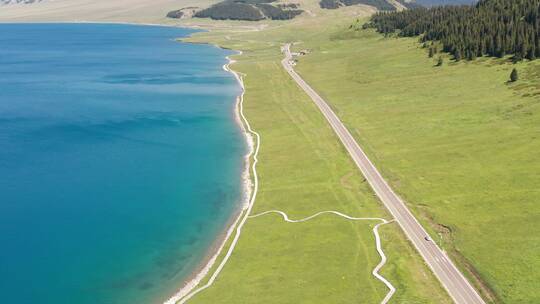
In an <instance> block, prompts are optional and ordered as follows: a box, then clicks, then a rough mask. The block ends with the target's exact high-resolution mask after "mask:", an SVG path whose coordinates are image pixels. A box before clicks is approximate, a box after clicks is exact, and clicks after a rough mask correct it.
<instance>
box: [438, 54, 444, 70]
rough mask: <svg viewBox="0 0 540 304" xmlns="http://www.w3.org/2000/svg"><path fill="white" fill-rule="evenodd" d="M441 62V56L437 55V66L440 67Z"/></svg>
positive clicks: (442, 61)
mask: <svg viewBox="0 0 540 304" xmlns="http://www.w3.org/2000/svg"><path fill="white" fill-rule="evenodd" d="M443 63H444V60H443V58H442V57H440V56H439V59H437V66H438V67H440V66H442V65H443Z"/></svg>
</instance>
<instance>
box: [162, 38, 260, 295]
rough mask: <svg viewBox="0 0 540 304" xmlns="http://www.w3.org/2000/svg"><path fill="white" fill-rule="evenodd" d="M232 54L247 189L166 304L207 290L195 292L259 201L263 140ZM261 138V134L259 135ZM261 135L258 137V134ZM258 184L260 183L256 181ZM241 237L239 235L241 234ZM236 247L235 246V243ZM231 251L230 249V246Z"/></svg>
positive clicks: (226, 67) (225, 66)
mask: <svg viewBox="0 0 540 304" xmlns="http://www.w3.org/2000/svg"><path fill="white" fill-rule="evenodd" d="M214 46H215V47H218V48H221V49H226V50H230V49H227V48H223V47H220V46H218V45H214ZM236 55H242V51H237V54H236ZM230 56H233V55H229V56H226V57H225V58H226V59H227V60H228V63H226V64H225V65H223V70H225V71H227V72H229V73H231V74H233V76H234V77H235V79H236V81H237V82H238V84H239V85H240V88H241V92H240V95H239V96H238V97H237V98H236V106H235V111H234V113H235V115H234V116H235V120H236V123H237V124H238V126H239V127H240V128H241V130H242V133H243V134H244V137H245V139H246V143H247V145H248V153H247V154H246V155H245V156H244V171H243V172H242V188H243V197H242V199H241V204H240V206H239V208H238V210H237V212H234V213H233V215H232V216H231V219H230V220H229V222H228V224H227V225H226V227H228V228H227V229H226V230H225V231H224V232H223V233H222V234H221V235H220V236H219V237H218V238H217V239H216V240H215V242H214V245H213V246H211V247H210V249H209V250H208V255H207V257H206V258H205V259H204V260H203V261H202V262H201V263H200V265H199V266H198V267H196V268H195V270H194V271H193V272H192V274H191V275H190V276H188V278H187V279H185V280H184V283H183V286H182V287H181V288H180V289H179V290H178V291H177V292H176V293H175V294H174V295H173V296H172V297H170V298H169V299H168V300H166V301H165V302H163V303H164V304H177V303H179V302H180V301H182V302H180V303H184V302H185V301H187V300H188V299H189V298H190V297H191V296H192V295H194V294H195V293H197V292H198V291H200V290H202V289H204V288H206V287H204V286H203V287H200V288H199V289H197V290H194V289H195V288H196V287H197V286H199V284H200V283H201V282H202V281H203V280H204V279H205V278H206V277H207V276H208V275H209V274H210V270H211V269H212V268H213V267H214V265H215V264H216V262H217V261H218V258H219V256H220V255H221V253H222V252H223V250H224V249H225V247H226V244H227V243H228V242H229V240H230V239H231V236H232V234H233V232H234V230H235V228H236V229H238V228H240V226H239V222H240V221H241V220H242V219H243V218H244V220H243V221H242V223H240V225H242V224H243V222H245V220H246V219H247V215H249V211H250V207H251V206H252V205H253V202H254V200H255V195H256V191H257V189H256V186H255V187H254V183H253V182H252V180H251V177H252V175H251V174H250V167H251V164H252V162H251V157H252V156H254V157H256V155H257V152H258V148H259V141H257V146H255V141H254V139H253V134H252V133H254V132H253V131H252V130H251V128H250V127H249V123H248V122H247V119H246V118H245V116H244V114H243V107H242V105H243V101H244V94H245V86H244V82H243V80H242V77H241V76H240V74H239V73H238V72H236V71H234V70H233V69H232V68H231V67H230V66H231V65H232V64H234V63H235V62H236V60H234V59H232V58H231V57H230ZM255 135H257V134H255ZM257 136H258V135H257ZM255 164H256V161H255V162H253V170H254V177H255V178H256V172H255ZM255 185H256V182H255ZM237 235H238V234H237ZM231 246H233V244H231ZM229 248H230V247H229ZM217 273H219V268H218V270H216V272H214V274H213V277H214V276H215V275H216V274H217ZM210 280H213V278H210Z"/></svg>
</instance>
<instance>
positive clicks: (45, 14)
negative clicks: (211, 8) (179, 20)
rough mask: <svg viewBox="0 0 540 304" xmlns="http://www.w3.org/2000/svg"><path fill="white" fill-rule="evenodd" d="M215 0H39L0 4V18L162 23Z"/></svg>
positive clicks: (32, 20)
mask: <svg viewBox="0 0 540 304" xmlns="http://www.w3.org/2000/svg"><path fill="white" fill-rule="evenodd" d="M215 2H218V0H43V2H39V3H33V4H10V5H3V6H0V22H25V21H31V22H41V21H43V22H50V21H101V22H104V21H111V22H139V23H162V22H163V21H164V20H165V15H166V14H167V12H169V11H171V10H175V9H179V8H183V7H187V6H197V7H206V6H208V5H210V4H212V3H215Z"/></svg>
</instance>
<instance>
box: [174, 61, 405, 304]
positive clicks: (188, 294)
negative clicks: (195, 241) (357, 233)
mask: <svg viewBox="0 0 540 304" xmlns="http://www.w3.org/2000/svg"><path fill="white" fill-rule="evenodd" d="M240 54H241V52H240ZM232 63H234V61H233V60H231V59H229V63H228V64H226V65H225V66H224V69H225V70H226V71H228V72H231V73H232V74H233V75H234V76H235V78H236V79H237V81H238V83H239V84H240V87H241V88H242V93H241V95H240V96H239V97H238V109H239V110H238V112H239V114H240V117H241V118H242V124H243V126H244V128H245V130H246V134H247V136H248V137H251V138H248V140H252V139H253V137H255V139H256V140H255V145H254V147H253V146H252V148H251V151H250V154H249V155H248V157H250V156H252V157H253V163H252V165H251V173H252V174H251V176H252V177H253V189H252V191H251V197H250V198H249V200H248V203H247V205H246V206H245V207H244V208H243V210H242V212H241V214H240V216H239V217H238V218H237V219H236V220H235V222H234V223H233V225H232V226H231V229H229V231H228V232H227V235H226V236H225V240H224V241H223V243H222V244H221V246H220V247H219V249H218V251H217V252H216V254H215V255H214V256H213V257H212V259H210V261H209V262H208V264H207V265H206V266H205V268H204V269H203V270H202V271H201V272H200V273H199V274H198V275H197V276H196V278H195V279H194V280H192V281H191V282H189V283H188V284H187V285H186V286H184V287H183V288H182V289H181V290H180V291H179V292H178V293H176V294H175V295H174V296H172V297H171V298H170V299H169V300H167V301H165V302H164V304H184V303H186V302H187V301H188V300H190V299H191V298H193V297H194V296H195V295H197V294H198V293H200V292H201V291H203V290H205V289H207V288H208V287H210V286H212V284H214V281H215V280H216V278H217V277H218V276H219V274H220V273H221V271H222V270H223V267H225V264H227V262H228V261H229V258H230V257H231V255H232V253H233V251H234V249H235V247H236V245H237V243H238V240H239V239H240V234H241V233H242V228H243V227H244V224H245V223H246V221H247V220H248V219H249V218H255V217H258V216H262V215H265V214H268V213H279V214H281V215H282V216H283V218H284V219H285V221H287V222H291V223H298V222H305V221H308V220H310V219H313V218H315V217H317V216H319V215H322V214H327V213H331V214H334V215H338V216H341V217H344V218H346V219H348V220H353V221H360V220H371V221H381V223H379V224H377V225H376V226H375V227H374V228H373V233H374V235H375V242H376V247H377V252H378V253H379V255H380V256H381V261H380V262H379V264H378V265H377V266H376V267H375V268H374V269H373V271H372V274H373V276H375V277H376V278H377V279H379V280H380V281H381V282H383V283H384V284H385V285H386V286H387V287H388V289H389V292H388V293H387V294H386V296H385V298H384V299H383V300H382V301H381V304H386V303H387V302H388V301H389V300H390V298H391V297H392V296H393V294H394V293H395V292H396V289H395V288H394V286H393V285H392V284H391V283H390V282H389V281H388V280H386V279H385V278H384V277H383V276H382V275H380V274H379V270H380V269H381V268H382V267H383V266H384V264H385V263H386V260H387V259H386V255H385V254H384V251H383V250H382V246H381V239H380V237H379V232H378V229H379V227H380V226H381V225H385V224H388V223H390V222H392V221H388V220H385V219H383V218H368V217H366V218H358V217H351V216H348V215H346V214H343V213H340V212H338V211H322V212H319V213H317V214H314V215H312V216H310V217H307V218H304V219H301V220H296V221H295V220H291V219H289V217H288V216H287V214H285V213H284V212H282V211H276V210H272V211H266V212H263V213H260V214H257V215H253V216H250V214H251V210H252V209H253V205H254V203H255V199H256V197H257V192H258V189H259V178H258V175H257V163H258V161H259V160H258V158H257V156H258V154H259V148H260V145H261V136H260V135H259V133H257V132H255V131H254V130H253V129H252V128H251V125H250V124H249V121H248V120H247V118H246V116H245V115H244V107H243V105H244V93H245V87H244V82H243V79H242V76H240V74H239V73H237V72H236V71H234V70H232V69H231V68H230V65H231V64H232ZM234 227H236V229H235V230H236V234H235V235H234V238H233V239H232V241H231V245H230V246H229V248H228V250H227V252H226V254H225V256H224V257H223V259H222V260H221V262H220V263H219V265H218V266H217V268H216V269H215V271H214V272H213V273H212V276H211V277H210V279H209V280H208V282H206V284H204V285H202V286H200V287H198V288H196V289H195V287H197V286H198V284H199V283H200V282H201V281H202V279H203V278H204V277H206V274H207V273H208V272H209V271H210V269H211V268H212V267H213V265H214V263H215V262H216V261H217V258H218V256H219V255H220V254H221V252H222V251H223V249H224V248H225V245H226V243H227V242H228V240H229V238H230V236H231V235H232V233H233V229H234Z"/></svg>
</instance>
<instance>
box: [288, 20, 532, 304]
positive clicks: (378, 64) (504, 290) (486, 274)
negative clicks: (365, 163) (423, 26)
mask: <svg viewBox="0 0 540 304" xmlns="http://www.w3.org/2000/svg"><path fill="white" fill-rule="evenodd" d="M351 23H352V21H351ZM299 41H302V42H303V43H302V44H299V45H297V46H296V48H297V49H300V48H308V49H311V50H312V52H311V53H310V54H309V55H308V56H305V57H303V58H301V59H300V60H299V64H298V67H297V70H298V71H299V72H300V73H301V74H302V76H303V77H304V78H305V79H306V80H307V81H308V83H310V84H311V85H312V86H313V87H314V88H315V89H316V90H318V92H319V93H321V95H322V96H324V97H325V98H326V100H327V101H329V102H330V103H331V104H332V106H333V107H334V109H335V110H336V111H337V113H338V115H339V116H340V117H341V118H342V120H343V121H344V123H345V124H346V125H347V126H348V128H349V129H350V130H351V131H352V132H353V133H354V135H355V137H356V138H357V140H358V141H359V143H360V144H361V145H362V146H363V147H364V148H365V149H366V150H367V151H368V153H369V155H370V157H371V158H372V160H374V161H375V163H376V164H377V166H378V167H379V168H381V169H382V171H383V174H384V175H385V177H387V179H389V180H390V182H391V184H392V185H393V186H394V188H395V189H397V191H398V192H399V193H400V194H401V195H402V196H403V197H404V198H405V200H406V201H407V202H408V204H409V206H411V208H412V209H413V211H414V213H415V214H416V215H417V216H419V217H420V219H421V221H422V222H423V223H424V224H426V225H425V226H429V227H430V229H431V232H432V234H433V235H434V236H435V235H436V234H440V235H442V236H443V239H444V248H445V249H446V250H448V251H449V252H450V253H451V255H452V256H453V258H454V260H456V261H458V263H459V266H460V267H461V268H462V269H464V270H467V273H468V275H469V277H471V279H473V280H474V281H475V283H476V284H477V286H480V285H481V282H482V281H483V282H484V283H486V284H484V286H483V287H484V293H485V295H486V296H487V297H488V298H491V299H493V300H494V301H495V302H504V303H540V289H539V288H538V282H539V281H540V272H538V271H535V269H538V268H539V267H540V258H539V257H540V204H539V203H540V188H539V185H540V153H539V151H540V99H539V97H538V95H540V88H539V87H538V83H539V80H540V78H539V72H540V66H539V65H538V64H536V63H520V64H518V65H512V64H511V63H509V62H508V61H507V60H499V59H487V58H482V59H479V60H477V61H475V62H469V63H452V62H451V61H449V59H448V58H446V59H445V63H444V64H443V66H442V67H435V65H436V58H433V59H430V58H428V56H427V50H425V49H422V48H421V47H420V45H419V44H418V43H417V40H416V39H397V38H383V37H382V36H380V35H378V34H376V33H374V32H372V31H361V30H360V31H356V30H354V29H348V27H347V25H346V24H343V25H342V28H341V29H336V28H332V29H330V30H328V31H325V32H319V35H317V36H316V37H314V36H311V37H307V38H304V39H300V40H299ZM513 67H517V69H518V70H519V71H520V72H521V79H522V80H521V81H519V82H517V83H515V84H508V83H507V80H508V77H509V75H510V71H511V70H512V68H513ZM490 289H491V290H490Z"/></svg>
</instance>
